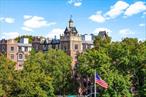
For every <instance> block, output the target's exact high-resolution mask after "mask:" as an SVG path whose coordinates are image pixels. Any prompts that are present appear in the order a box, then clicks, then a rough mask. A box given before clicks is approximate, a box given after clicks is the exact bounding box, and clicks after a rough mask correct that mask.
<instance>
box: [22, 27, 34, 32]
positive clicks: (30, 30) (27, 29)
mask: <svg viewBox="0 0 146 97" xmlns="http://www.w3.org/2000/svg"><path fill="white" fill-rule="evenodd" d="M21 29H22V30H24V31H28V32H32V31H33V30H32V29H30V28H27V27H22V28H21Z"/></svg>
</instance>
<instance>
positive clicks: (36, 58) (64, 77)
mask: <svg viewBox="0 0 146 97" xmlns="http://www.w3.org/2000/svg"><path fill="white" fill-rule="evenodd" d="M32 64H34V65H37V66H39V67H38V68H41V71H43V72H44V74H45V75H46V76H50V77H51V78H52V84H53V88H54V93H55V94H61V95H63V94H66V92H67V90H68V88H69V85H70V84H69V81H71V57H70V56H68V55H67V54H66V53H65V52H63V51H61V50H55V49H50V50H49V51H48V52H38V53H32V54H31V56H30V57H29V58H28V59H27V61H26V62H25V63H24V66H25V67H24V71H25V72H26V71H27V72H31V70H30V67H32ZM34 68H35V66H34V67H33V69H34ZM38 68H36V70H37V69H38ZM36 70H35V71H36Z"/></svg>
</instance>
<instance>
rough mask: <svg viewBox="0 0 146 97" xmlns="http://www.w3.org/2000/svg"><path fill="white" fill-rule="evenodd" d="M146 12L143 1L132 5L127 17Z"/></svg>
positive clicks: (126, 14)
mask: <svg viewBox="0 0 146 97" xmlns="http://www.w3.org/2000/svg"><path fill="white" fill-rule="evenodd" d="M145 10H146V5H145V3H144V2H142V1H137V2H135V3H134V4H132V5H130V6H129V7H128V8H127V10H126V11H125V13H124V15H125V16H132V15H134V14H138V13H140V12H143V11H145Z"/></svg>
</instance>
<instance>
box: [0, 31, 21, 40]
mask: <svg viewBox="0 0 146 97" xmlns="http://www.w3.org/2000/svg"><path fill="white" fill-rule="evenodd" d="M0 36H2V37H0V38H5V39H14V38H16V37H18V36H19V33H18V32H2V33H0Z"/></svg>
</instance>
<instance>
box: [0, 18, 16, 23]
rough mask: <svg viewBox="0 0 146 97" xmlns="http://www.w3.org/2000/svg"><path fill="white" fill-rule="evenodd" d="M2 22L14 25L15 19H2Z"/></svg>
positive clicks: (0, 20)
mask: <svg viewBox="0 0 146 97" xmlns="http://www.w3.org/2000/svg"><path fill="white" fill-rule="evenodd" d="M0 22H5V23H9V24H12V23H14V22H15V19H14V18H11V17H1V18H0Z"/></svg>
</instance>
